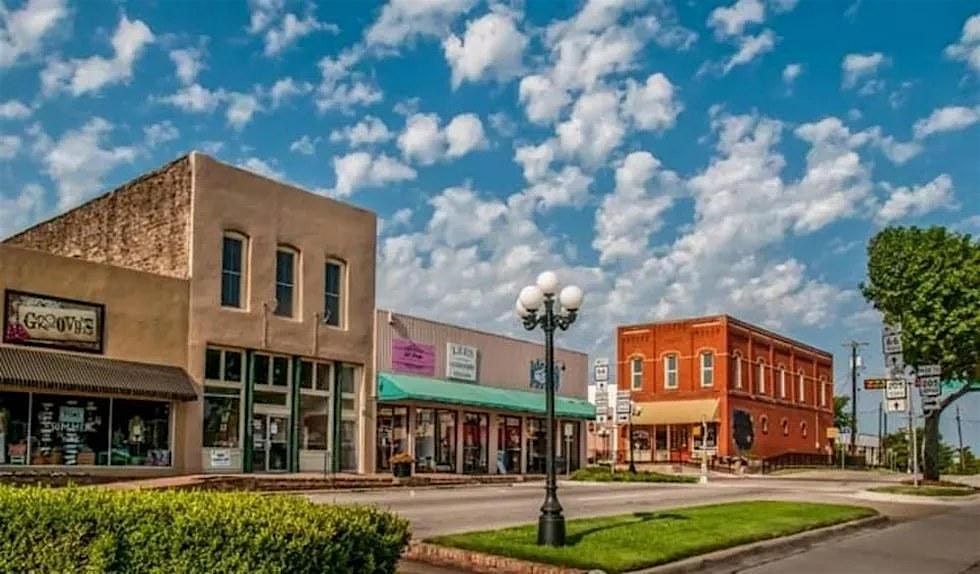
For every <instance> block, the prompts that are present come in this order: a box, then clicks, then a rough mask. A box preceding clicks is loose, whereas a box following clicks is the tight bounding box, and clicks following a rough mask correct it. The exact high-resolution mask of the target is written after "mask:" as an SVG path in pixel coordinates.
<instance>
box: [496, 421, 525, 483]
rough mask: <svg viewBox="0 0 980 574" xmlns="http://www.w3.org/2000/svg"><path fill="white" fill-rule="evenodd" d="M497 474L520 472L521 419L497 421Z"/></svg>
mask: <svg viewBox="0 0 980 574" xmlns="http://www.w3.org/2000/svg"><path fill="white" fill-rule="evenodd" d="M497 472H498V473H500V474H520V472H521V419H519V418H517V417H500V418H499V419H497Z"/></svg>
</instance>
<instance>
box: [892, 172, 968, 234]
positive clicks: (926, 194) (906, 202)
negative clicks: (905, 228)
mask: <svg viewBox="0 0 980 574" xmlns="http://www.w3.org/2000/svg"><path fill="white" fill-rule="evenodd" d="M886 190H887V191H888V198H887V199H886V200H885V203H884V204H883V205H882V206H881V209H880V210H879V211H878V213H877V214H876V216H875V219H876V220H877V221H878V222H879V223H883V224H886V223H891V222H893V221H896V220H899V219H902V218H905V217H914V216H919V215H924V214H926V213H929V212H931V211H936V210H938V209H952V208H954V207H955V206H956V202H955V200H954V199H953V179H952V178H951V177H949V176H948V175H946V174H942V175H940V176H938V177H937V178H936V179H934V180H932V181H930V182H929V183H925V184H923V185H918V186H912V187H891V186H886Z"/></svg>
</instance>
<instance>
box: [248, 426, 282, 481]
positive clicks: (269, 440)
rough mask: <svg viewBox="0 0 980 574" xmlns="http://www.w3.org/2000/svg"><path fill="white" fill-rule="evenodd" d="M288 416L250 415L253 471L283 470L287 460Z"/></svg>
mask: <svg viewBox="0 0 980 574" xmlns="http://www.w3.org/2000/svg"><path fill="white" fill-rule="evenodd" d="M288 420H289V418H288V417H285V416H281V415H269V414H263V413H255V414H254V415H252V436H253V437H254V439H253V448H252V466H253V470H254V471H255V472H285V471H286V470H287V469H288V466H287V465H288V462H289V432H288V431H289V429H288V424H287V421H288Z"/></svg>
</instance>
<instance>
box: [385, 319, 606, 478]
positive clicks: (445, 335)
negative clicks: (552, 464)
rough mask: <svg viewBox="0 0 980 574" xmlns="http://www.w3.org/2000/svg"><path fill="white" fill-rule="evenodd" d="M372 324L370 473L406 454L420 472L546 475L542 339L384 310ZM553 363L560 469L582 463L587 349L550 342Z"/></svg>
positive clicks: (588, 409) (587, 416)
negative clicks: (373, 433)
mask: <svg viewBox="0 0 980 574" xmlns="http://www.w3.org/2000/svg"><path fill="white" fill-rule="evenodd" d="M516 321H517V319H516V318H515V322H516ZM376 323H377V340H376V344H375V370H376V371H377V378H378V385H377V388H376V392H377V405H378V406H377V424H376V426H375V428H376V437H375V444H374V450H375V461H374V462H375V469H376V470H378V471H387V470H389V469H390V468H391V464H390V459H391V457H392V456H394V455H396V454H398V453H407V454H409V455H411V456H412V457H413V459H414V460H415V471H416V472H456V473H464V474H522V473H530V474H543V473H544V472H545V453H546V442H545V431H546V428H547V425H546V422H545V408H544V407H545V398H544V374H545V371H544V345H543V344H542V343H541V342H537V343H535V342H531V341H527V340H521V339H515V338H512V337H506V336H503V335H498V334H494V333H487V332H484V331H479V330H475V329H468V328H464V327H460V326H457V325H449V324H446V323H440V322H437V321H431V320H428V319H422V318H419V317H413V316H411V315H405V314H401V313H395V312H392V311H385V310H378V312H377V315H376ZM538 335H540V332H539V333H538ZM555 364H556V376H557V378H558V387H557V395H558V396H557V399H556V419H557V424H556V429H555V430H556V434H555V445H556V456H557V459H556V462H557V464H556V467H557V469H558V470H559V472H565V471H570V470H575V469H577V468H578V467H579V466H580V465H581V464H582V463H583V462H584V460H585V435H586V432H585V430H586V429H585V425H586V421H589V420H592V419H593V418H594V416H595V415H594V409H593V408H592V405H591V404H589V402H588V400H587V397H588V391H587V389H588V356H587V355H586V354H585V353H581V352H577V351H572V350H568V349H562V348H556V349H555Z"/></svg>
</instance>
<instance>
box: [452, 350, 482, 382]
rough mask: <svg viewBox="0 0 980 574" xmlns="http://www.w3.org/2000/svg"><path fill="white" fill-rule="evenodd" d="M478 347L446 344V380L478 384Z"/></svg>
mask: <svg viewBox="0 0 980 574" xmlns="http://www.w3.org/2000/svg"><path fill="white" fill-rule="evenodd" d="M476 356H477V350H476V347H471V346H469V345H460V344H458V343H446V378H447V379H456V380H458V381H469V382H471V383H475V382H476Z"/></svg>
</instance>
